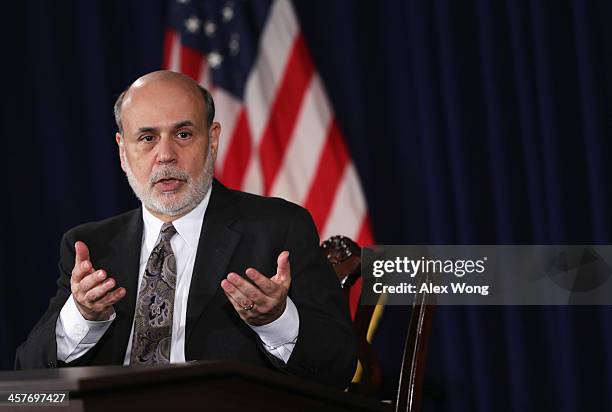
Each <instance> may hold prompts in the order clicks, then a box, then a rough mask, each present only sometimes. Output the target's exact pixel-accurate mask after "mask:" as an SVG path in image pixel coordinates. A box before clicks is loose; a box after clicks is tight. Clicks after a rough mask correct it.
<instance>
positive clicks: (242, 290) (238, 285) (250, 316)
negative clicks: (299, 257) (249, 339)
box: [221, 250, 291, 326]
mask: <svg viewBox="0 0 612 412" xmlns="http://www.w3.org/2000/svg"><path fill="white" fill-rule="evenodd" d="M276 262H277V268H276V275H274V276H272V277H271V278H268V277H266V276H264V275H262V274H261V273H259V272H258V271H257V270H255V269H253V268H248V269H247V270H246V275H247V276H248V278H249V279H251V280H252V281H253V283H251V282H249V281H248V280H246V279H243V278H242V277H240V276H239V275H238V274H237V273H234V272H232V273H229V274H228V275H227V278H225V279H223V280H222V281H221V287H222V288H223V291H224V292H225V295H226V296H227V298H228V299H229V301H230V302H231V303H232V305H233V306H234V309H236V312H238V314H239V315H240V317H241V318H242V319H243V320H244V321H245V322H246V323H248V324H249V325H252V326H261V325H267V324H268V323H270V322H273V321H275V320H276V319H278V318H279V317H280V315H282V314H283V312H284V311H285V306H286V305H287V294H288V293H289V286H290V285H291V268H290V267H289V252H288V251H286V250H285V251H283V252H281V254H280V255H278V259H277V261H276Z"/></svg>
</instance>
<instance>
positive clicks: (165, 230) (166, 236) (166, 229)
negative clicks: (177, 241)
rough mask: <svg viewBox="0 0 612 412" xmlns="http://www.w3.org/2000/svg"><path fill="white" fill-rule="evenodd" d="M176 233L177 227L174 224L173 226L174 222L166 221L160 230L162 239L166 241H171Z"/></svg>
mask: <svg viewBox="0 0 612 412" xmlns="http://www.w3.org/2000/svg"><path fill="white" fill-rule="evenodd" d="M175 233H176V229H175V227H174V226H172V222H166V223H164V224H163V225H162V228H161V230H160V231H159V234H160V236H161V238H162V240H164V241H166V242H167V241H169V240H170V239H172V236H174V234H175Z"/></svg>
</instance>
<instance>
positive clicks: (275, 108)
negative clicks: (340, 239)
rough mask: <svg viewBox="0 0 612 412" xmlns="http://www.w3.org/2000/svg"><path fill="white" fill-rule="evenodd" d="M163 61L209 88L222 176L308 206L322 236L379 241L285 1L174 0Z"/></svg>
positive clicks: (248, 188)
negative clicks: (218, 125)
mask: <svg viewBox="0 0 612 412" xmlns="http://www.w3.org/2000/svg"><path fill="white" fill-rule="evenodd" d="M164 66H165V67H166V68H168V69H171V70H175V71H179V72H182V73H185V74H187V75H189V76H191V77H192V78H193V79H195V80H196V81H198V82H199V83H200V84H202V85H203V86H204V87H206V88H208V89H209V90H210V91H211V93H212V95H213V98H214V100H215V103H216V106H217V120H218V121H219V122H220V123H221V127H222V133H221V139H220V147H219V151H218V154H217V163H216V166H215V175H216V177H217V178H218V179H219V180H220V181H221V182H223V183H224V184H225V185H227V186H229V187H233V188H236V189H240V190H244V191H247V192H252V193H258V194H263V195H267V196H278V197H282V198H285V199H287V200H290V201H292V202H295V203H298V204H300V205H302V206H304V207H305V208H307V209H308V210H309V211H310V213H311V214H312V216H313V219H314V221H315V224H316V226H317V229H318V230H319V234H320V237H321V239H327V238H328V237H330V236H333V235H344V236H348V237H350V238H352V239H353V240H355V241H356V242H358V243H359V244H361V245H367V244H371V243H373V238H372V234H371V231H370V223H369V219H368V212H367V207H366V202H365V198H364V195H363V191H362V189H361V184H360V181H359V177H358V175H357V171H356V169H355V166H354V164H353V162H352V160H351V157H350V154H349V152H348V150H347V147H346V145H345V142H344V137H343V136H342V133H341V131H340V128H339V127H338V123H337V122H336V119H335V117H334V113H333V110H332V107H331V105H330V103H329V100H328V98H327V95H326V92H325V88H324V85H323V83H322V81H321V78H320V77H319V75H318V74H317V71H316V68H315V67H314V64H313V61H312V59H311V57H310V53H309V51H308V47H307V45H306V42H305V39H304V36H303V34H302V32H301V30H300V26H299V23H298V20H297V18H296V15H295V13H294V10H293V6H292V3H291V2H290V1H289V0H276V1H267V0H258V1H245V0H231V1H227V0H205V1H204V0H200V1H198V0H174V1H172V3H171V5H170V21H169V28H168V31H167V33H166V36H165V44H164ZM354 289H356V290H355V293H353V294H352V296H351V309H352V312H353V313H354V310H355V308H356V303H357V302H356V299H357V298H358V296H359V292H360V291H359V290H357V288H354Z"/></svg>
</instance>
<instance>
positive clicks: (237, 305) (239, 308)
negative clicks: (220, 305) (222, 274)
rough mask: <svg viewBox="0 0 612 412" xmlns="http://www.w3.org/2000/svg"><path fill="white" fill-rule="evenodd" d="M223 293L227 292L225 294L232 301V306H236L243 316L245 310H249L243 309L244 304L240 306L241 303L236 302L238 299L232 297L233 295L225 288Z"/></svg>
mask: <svg viewBox="0 0 612 412" xmlns="http://www.w3.org/2000/svg"><path fill="white" fill-rule="evenodd" d="M223 293H225V296H227V299H228V300H229V301H230V303H231V304H232V306H233V307H234V309H235V310H236V312H238V313H239V314H240V316H243V315H244V314H245V313H244V312H248V311H245V310H244V309H243V306H240V304H239V303H238V302H236V299H234V298H233V297H232V295H230V294H229V293H227V292H226V291H225V289H224V290H223Z"/></svg>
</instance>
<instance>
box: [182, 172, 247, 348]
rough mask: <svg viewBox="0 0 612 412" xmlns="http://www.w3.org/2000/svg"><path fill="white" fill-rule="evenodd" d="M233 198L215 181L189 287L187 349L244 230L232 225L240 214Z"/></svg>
mask: <svg viewBox="0 0 612 412" xmlns="http://www.w3.org/2000/svg"><path fill="white" fill-rule="evenodd" d="M232 198H233V195H232V193H231V192H230V191H229V190H228V189H227V188H225V187H224V186H223V185H221V184H220V183H219V182H218V181H216V180H214V181H213V189H212V193H211V196H210V203H209V204H208V208H207V209H206V214H205V216H204V222H203V224H202V232H201V233H200V240H199V242H198V251H197V255H196V259H195V263H194V267H193V275H192V278H191V285H190V287H189V298H188V301H187V325H186V333H185V336H186V338H187V339H186V342H185V352H187V345H188V343H189V338H190V336H191V334H192V333H193V327H194V324H195V322H196V321H197V320H198V318H199V317H200V315H201V314H202V312H203V311H204V308H205V307H206V305H207V304H208V303H209V302H210V300H211V298H212V297H213V296H214V295H215V293H216V291H217V289H218V288H219V287H220V283H221V280H222V278H223V277H224V276H225V275H226V273H225V272H226V269H227V266H228V265H229V262H230V259H231V257H232V255H233V252H234V249H235V248H236V246H237V245H238V242H239V241H240V237H241V234H240V233H239V232H237V231H236V230H234V229H232V228H231V227H230V226H231V225H232V223H233V222H234V221H235V220H236V219H238V217H239V215H238V211H237V208H236V204H235V202H233V201H232V200H233V199H232Z"/></svg>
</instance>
